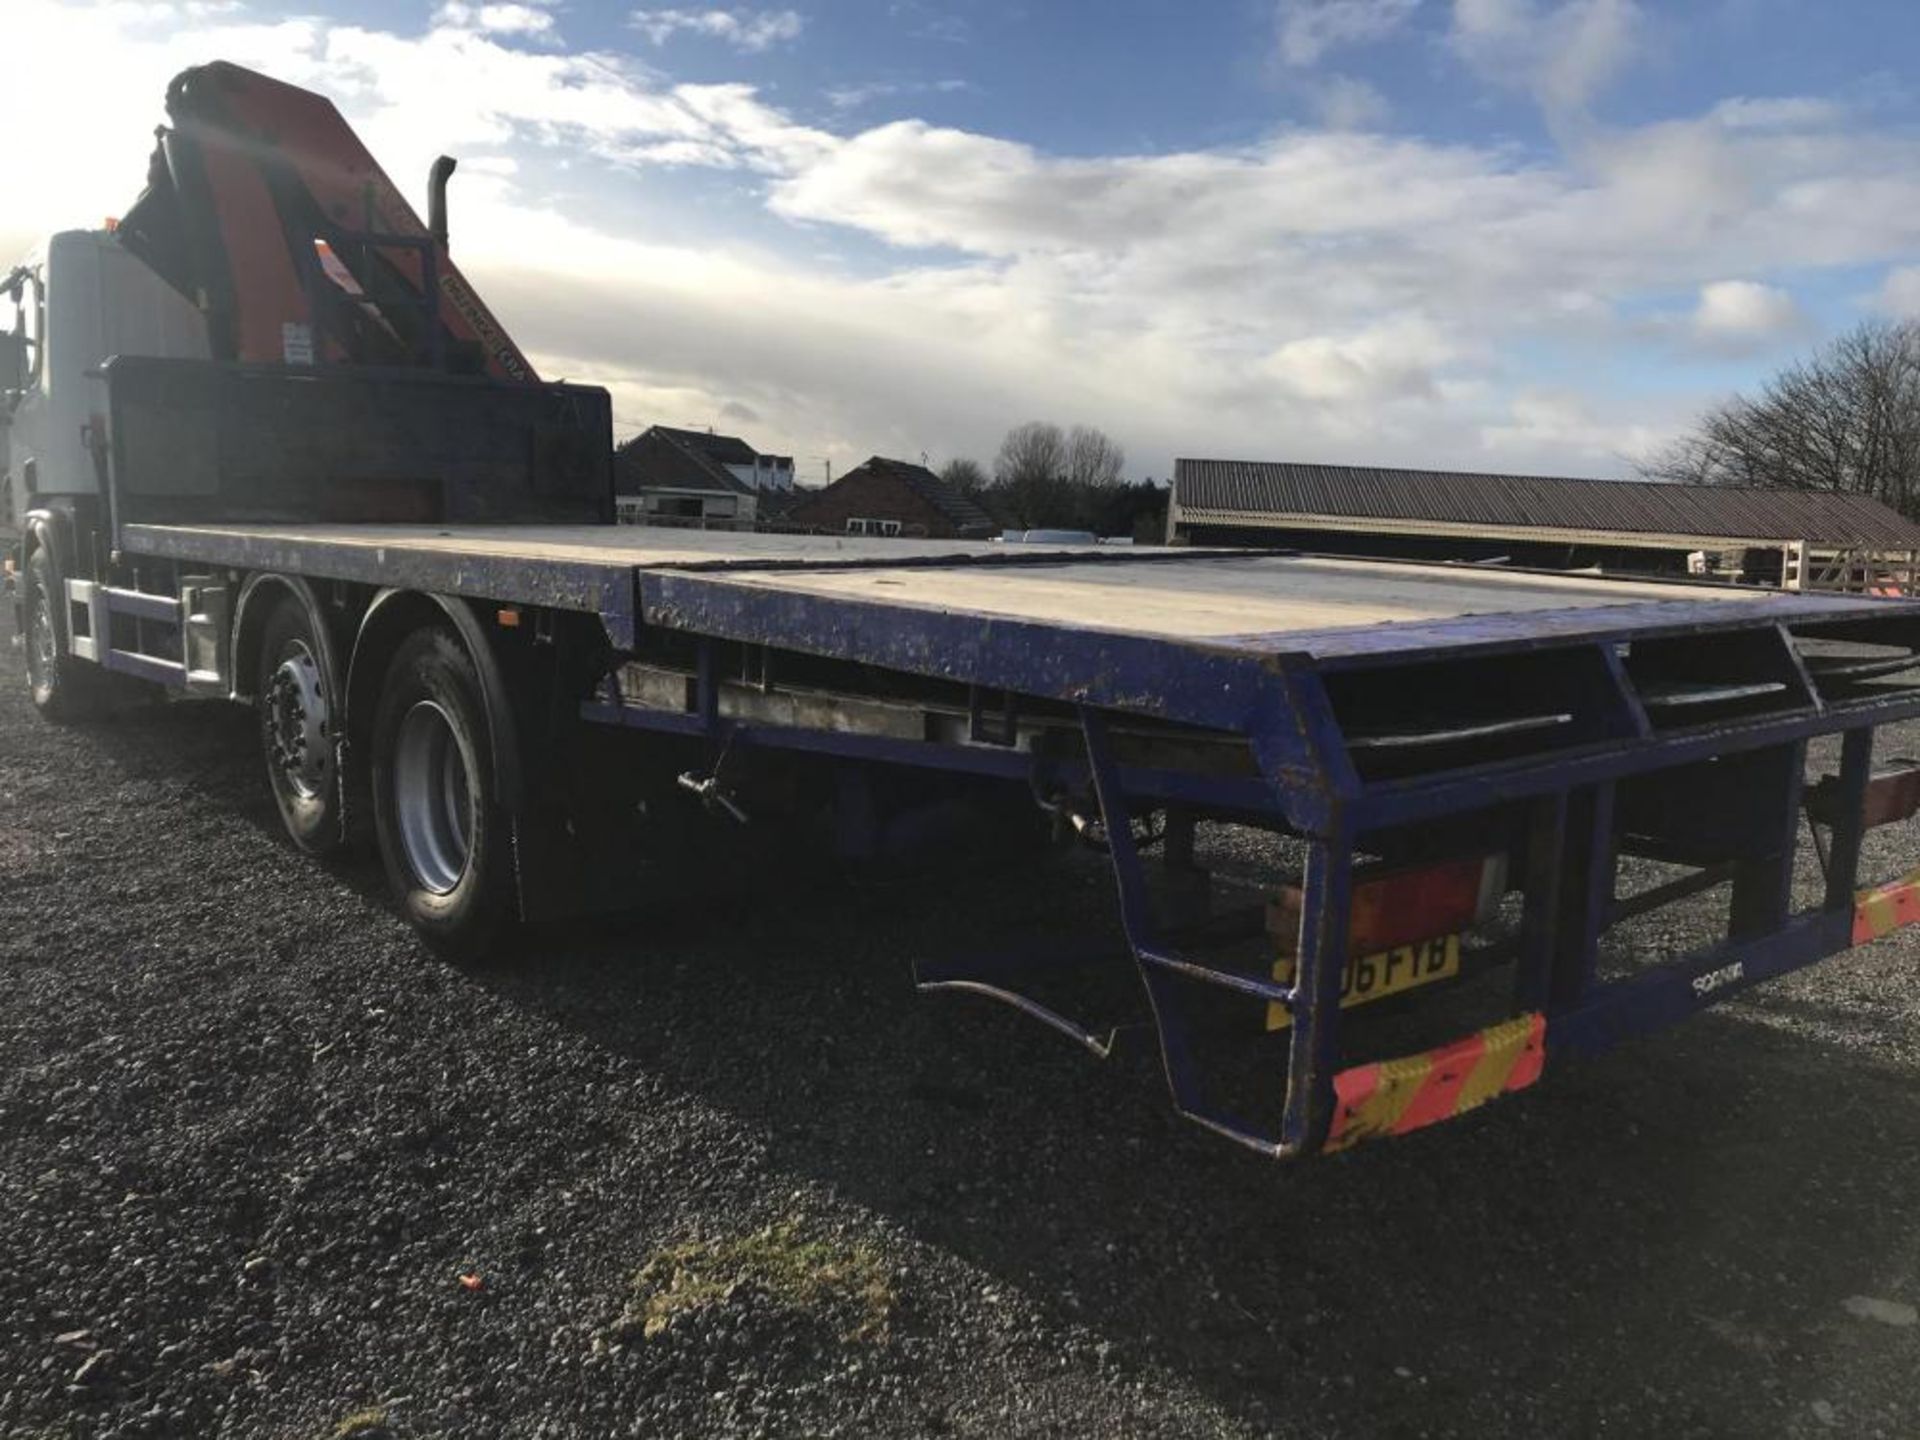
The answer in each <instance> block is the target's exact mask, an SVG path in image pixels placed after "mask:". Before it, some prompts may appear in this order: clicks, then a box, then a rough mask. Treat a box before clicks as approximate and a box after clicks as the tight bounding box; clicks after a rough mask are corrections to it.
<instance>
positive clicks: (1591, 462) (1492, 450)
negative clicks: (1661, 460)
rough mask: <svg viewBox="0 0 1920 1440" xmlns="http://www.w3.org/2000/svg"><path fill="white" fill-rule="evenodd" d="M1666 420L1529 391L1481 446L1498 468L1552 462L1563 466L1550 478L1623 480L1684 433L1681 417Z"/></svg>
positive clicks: (1486, 431)
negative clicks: (1633, 466)
mask: <svg viewBox="0 0 1920 1440" xmlns="http://www.w3.org/2000/svg"><path fill="white" fill-rule="evenodd" d="M1661 418H1662V419H1664V420H1665V422H1666V423H1664V424H1661V423H1649V421H1648V419H1647V418H1646V417H1644V416H1642V417H1636V418H1631V419H1629V418H1624V417H1606V416H1601V415H1598V414H1596V413H1595V412H1594V408H1593V406H1592V405H1591V403H1590V402H1589V401H1588V399H1587V398H1586V397H1585V396H1583V395H1579V394H1576V393H1574V392H1572V391H1567V390H1545V389H1535V388H1528V389H1523V390H1521V391H1520V392H1519V393H1518V394H1516V395H1515V396H1514V397H1513V399H1512V400H1511V402H1510V403H1509V404H1508V407H1507V413H1506V414H1505V416H1504V417H1502V418H1501V419H1499V420H1497V421H1495V422H1494V423H1492V424H1489V425H1487V426H1486V427H1484V428H1483V429H1482V430H1481V432H1480V440H1481V444H1482V446H1483V448H1484V449H1485V450H1486V452H1487V455H1488V457H1489V463H1492V464H1500V465H1507V466H1511V467H1512V468H1515V469H1519V468H1522V467H1525V466H1536V467H1537V466H1538V465H1539V461H1538V459H1537V458H1536V457H1539V456H1551V457H1555V458H1556V460H1557V461H1558V465H1557V467H1555V468H1554V469H1552V470H1550V471H1549V472H1548V473H1554V474H1560V473H1573V474H1580V475H1585V474H1608V473H1611V474H1619V473H1620V472H1621V471H1622V470H1624V469H1626V468H1627V466H1628V465H1629V464H1630V463H1631V462H1632V461H1633V460H1635V459H1637V458H1641V457H1645V456H1650V455H1653V454H1656V453H1658V452H1659V451H1660V450H1661V448H1662V447H1664V446H1665V445H1667V444H1668V443H1669V442H1671V440H1672V439H1673V437H1674V436H1675V435H1676V434H1677V433H1679V430H1680V428H1681V424H1682V416H1681V415H1680V414H1679V413H1674V414H1671V415H1669V416H1665V417H1661Z"/></svg>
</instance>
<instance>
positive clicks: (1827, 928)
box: [1547, 907, 1853, 1055]
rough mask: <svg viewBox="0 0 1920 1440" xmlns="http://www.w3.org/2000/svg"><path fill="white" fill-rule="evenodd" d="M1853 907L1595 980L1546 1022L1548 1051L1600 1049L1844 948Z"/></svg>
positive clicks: (1804, 917)
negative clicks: (1581, 999) (1607, 981)
mask: <svg viewBox="0 0 1920 1440" xmlns="http://www.w3.org/2000/svg"><path fill="white" fill-rule="evenodd" d="M1852 939H1853V911H1852V909H1851V907H1849V908H1847V909H1844V910H1818V911H1815V912H1813V913H1811V914H1807V915H1800V916H1796V917H1795V918H1793V919H1792V920H1789V921H1788V922H1787V923H1786V925H1785V926H1783V927H1782V928H1781V929H1779V930H1776V931H1774V932H1773V933H1772V934H1771V935H1762V936H1759V937H1757V938H1755V939H1752V940H1746V941H1728V942H1727V943H1725V944H1722V945H1717V946H1715V947H1713V948H1712V949H1710V950H1705V951H1702V952H1700V953H1699V954H1696V955H1692V956H1688V957H1686V958H1684V959H1681V960H1676V961H1670V962H1668V963H1667V964H1665V965H1661V966H1659V967H1657V968H1655V969H1652V970H1648V971H1645V972H1643V973H1641V974H1639V975H1635V976H1633V977H1632V978H1631V979H1627V980H1616V981H1614V982H1612V983H1610V984H1607V985H1603V986H1599V987H1596V989H1595V990H1594V992H1593V993H1592V994H1590V995H1589V996H1588V997H1587V998H1586V1000H1585V1001H1584V1002H1583V1003H1582V1004H1580V1005H1578V1006H1575V1007H1574V1008H1572V1009H1570V1010H1568V1011H1566V1012H1564V1013H1561V1014H1556V1015H1555V1016H1553V1018H1552V1019H1551V1020H1550V1021H1549V1023H1548V1025H1547V1050H1548V1053H1549V1054H1562V1053H1566V1054H1584V1055H1593V1054H1598V1053H1599V1052H1601V1051H1603V1050H1606V1049H1609V1048H1610V1047H1612V1046H1613V1045H1616V1044H1618V1043H1619V1042H1620V1041H1622V1040H1626V1039H1630V1038H1632V1037H1633V1036H1635V1035H1642V1034H1645V1033H1647V1032H1648V1031H1651V1030H1658V1029H1661V1028H1663V1027H1664V1026H1667V1025H1671V1024H1673V1023H1675V1022H1676V1021H1679V1020H1683V1019H1685V1018H1686V1017H1687V1016H1689V1015H1692V1014H1695V1013H1696V1012H1698V1011H1700V1010H1704V1009H1706V1008H1707V1007H1708V1006H1710V1005H1717V1004H1719V1003H1721V1002H1722V1001H1724V1000H1730V999H1732V998H1733V997H1734V996H1735V995H1738V994H1740V993H1741V992H1743V991H1746V990H1750V989H1752V988H1753V987H1754V986H1755V985H1758V984H1760V983H1761V982H1762V981H1765V980H1772V979H1776V978H1778V977H1779V976H1781V975H1785V974H1788V973H1790V972H1792V971H1794V970H1799V969H1802V968H1804V967H1805V966H1808V965H1811V964H1813V963H1814V962H1815V961H1818V960H1824V959H1825V958H1826V957H1827V956H1829V955H1835V954H1838V953H1839V952H1840V951H1842V950H1845V949H1847V948H1848V946H1849V945H1850V944H1851V943H1852Z"/></svg>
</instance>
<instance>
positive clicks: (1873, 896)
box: [1853, 870, 1920, 945]
mask: <svg viewBox="0 0 1920 1440" xmlns="http://www.w3.org/2000/svg"><path fill="white" fill-rule="evenodd" d="M1916 920H1920V870H1909V871H1908V872H1907V873H1906V874H1905V875H1902V876H1901V877H1900V878H1899V879H1898V880H1889V881H1888V882H1887V883H1886V884H1885V885H1876V886H1875V887H1874V888H1873V889H1871V890H1861V891H1858V892H1856V893H1855V895H1854V897H1853V943H1854V944H1856V945H1864V944H1866V943H1867V942H1868V941H1869V940H1878V939H1879V938H1880V937H1881V936H1882V935H1891V934H1892V933H1893V932H1894V931H1895V930H1898V929H1899V928H1900V927H1901V926H1902V925H1911V924H1913V922H1914V921H1916Z"/></svg>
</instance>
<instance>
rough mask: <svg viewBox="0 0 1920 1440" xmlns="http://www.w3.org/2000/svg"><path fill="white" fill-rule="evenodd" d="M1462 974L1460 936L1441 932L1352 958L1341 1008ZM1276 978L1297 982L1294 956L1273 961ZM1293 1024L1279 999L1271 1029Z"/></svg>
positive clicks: (1269, 1015) (1270, 1016)
mask: <svg viewBox="0 0 1920 1440" xmlns="http://www.w3.org/2000/svg"><path fill="white" fill-rule="evenodd" d="M1459 973H1460V937H1459V936H1458V935H1437V936H1435V937H1434V938H1433V939H1431V940H1419V941H1416V942H1414V943H1413V944H1411V945H1396V946H1394V947H1393V948H1392V949H1391V950H1381V951H1378V952H1377V953H1375V954H1372V955H1355V956H1352V957H1350V958H1349V959H1348V961H1347V968H1346V971H1345V973H1344V974H1342V975H1341V977H1340V1008H1341V1009H1342V1010H1345V1009H1346V1008H1347V1007H1349V1006H1351V1005H1365V1004H1366V1003H1367V1002H1368V1001H1370V1000H1384V999H1386V998H1387V997H1388V996H1389V995H1402V994H1405V993H1406V992H1407V991H1409V990H1418V989H1419V988H1420V987H1421V986H1422V985H1431V984H1433V983H1434V982H1435V981H1437V980H1449V979H1452V978H1453V977H1454V976H1455V975H1458V974H1459ZM1273 978H1274V979H1275V980H1277V981H1279V982H1280V983H1281V984H1282V985H1291V984H1292V983H1293V957H1292V956H1291V955H1282V956H1281V957H1280V958H1279V959H1277V960H1275V961H1274V962H1273ZM1292 1023H1293V1012H1292V1011H1291V1010H1289V1009H1287V1007H1286V1006H1284V1005H1282V1004H1279V1003H1278V1002H1273V1003H1270V1004H1269V1005H1268V1006H1267V1029H1269V1030H1284V1029H1286V1028H1287V1027H1288V1026H1289V1025H1291V1024H1292Z"/></svg>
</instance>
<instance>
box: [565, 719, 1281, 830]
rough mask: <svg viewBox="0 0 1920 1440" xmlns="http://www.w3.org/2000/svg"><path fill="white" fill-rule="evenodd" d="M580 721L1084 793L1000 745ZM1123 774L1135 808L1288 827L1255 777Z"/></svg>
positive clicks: (1059, 770)
mask: <svg viewBox="0 0 1920 1440" xmlns="http://www.w3.org/2000/svg"><path fill="white" fill-rule="evenodd" d="M580 714H581V717H582V718H583V719H586V720H590V721H593V722H594V723H596V724H601V725H619V726H624V727H627V728H629V729H634V730H653V731H658V732H660V733H661V734H667V735H700V736H706V737H708V738H711V739H716V740H718V739H721V738H723V737H724V736H725V735H729V734H737V735H739V736H740V737H741V739H742V741H743V742H746V743H750V744H752V745H753V747H754V748H755V749H759V750H791V751H796V752H799V753H802V754H810V755H830V756H837V757H839V758H841V759H845V760H861V761H868V762H871V763H874V764H881V765H905V766H910V767H912V768H915V769H923V770H945V771H949V772H952V773H954V774H963V775H980V776H983V777H991V778H995V779H1001V780H1013V781H1027V780H1030V779H1033V778H1034V776H1035V770H1036V767H1037V768H1038V769H1039V770H1040V771H1041V772H1042V778H1043V779H1044V781H1045V783H1046V789H1047V790H1048V791H1049V792H1054V791H1061V790H1065V791H1078V790H1083V789H1085V788H1086V786H1087V785H1088V783H1089V782H1090V777H1089V775H1088V771H1087V766H1086V762H1085V761H1084V760H1081V759H1079V758H1077V757H1074V756H1071V755H1063V756H1058V757H1044V756H1035V755H1033V754H1031V753H1030V752H1028V751H1025V750H1011V749H1007V748H1006V747H1004V746H998V745H944V744H940V743H937V742H934V741H930V740H901V739H897V738H895V737H892V736H886V735H860V734H849V733H844V732H841V731H837V730H811V729H806V728H803V727H800V726H786V725H754V724H746V725H740V724H734V723H732V722H727V721H721V720H719V719H718V718H715V719H711V720H708V719H703V718H702V717H701V716H700V715H698V714H696V713H694V712H693V711H680V710H652V709H646V708H643V707H641V706H637V705H619V704H614V703H611V702H608V701H598V700H596V701H588V702H587V703H585V704H583V705H582V706H581V707H580ZM1121 773H1122V774H1123V776H1124V777H1125V784H1126V790H1127V793H1128V794H1129V795H1132V796H1134V797H1136V798H1138V799H1140V800H1150V801H1154V802H1156V803H1157V804H1188V805H1193V806H1196V807H1199V808H1202V809H1204V810H1206V811H1207V812H1208V813H1209V814H1210V815H1216V816H1219V817H1221V818H1223V819H1240V820H1244V821H1246V822H1248V823H1250V824H1264V825H1270V826H1271V825H1278V824H1284V823H1285V820H1286V816H1285V812H1284V811H1283V810H1282V809H1281V806H1280V801H1279V799H1278V797H1277V796H1276V795H1275V793H1274V790H1273V787H1272V786H1271V785H1269V784H1267V783H1266V782H1265V781H1264V780H1262V779H1260V778H1258V777H1257V776H1247V777H1245V778H1236V777H1233V776H1229V775H1206V774H1200V773H1196V772H1193V771H1187V770H1165V769H1159V768H1152V767H1147V766H1134V765H1128V766H1123V767H1122V771H1121Z"/></svg>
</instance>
